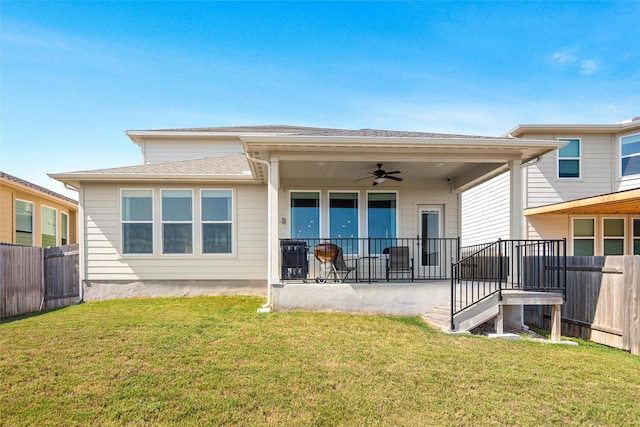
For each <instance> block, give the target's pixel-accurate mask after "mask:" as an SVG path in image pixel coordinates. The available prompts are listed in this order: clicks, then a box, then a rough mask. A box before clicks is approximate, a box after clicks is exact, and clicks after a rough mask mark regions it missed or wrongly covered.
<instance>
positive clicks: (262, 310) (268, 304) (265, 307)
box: [244, 151, 277, 313]
mask: <svg viewBox="0 0 640 427" xmlns="http://www.w3.org/2000/svg"><path fill="white" fill-rule="evenodd" d="M244 155H245V156H246V157H247V160H248V161H250V162H253V163H260V164H261V165H264V166H266V167H267V176H270V175H271V163H269V162H268V161H266V160H263V159H257V158H255V157H251V156H250V155H249V153H248V152H247V151H245V153H244ZM267 182H268V179H267ZM268 191H269V185H267V192H268ZM267 200H270V199H269V198H268V199H267ZM268 204H269V205H270V202H268ZM276 209H277V206H276ZM272 210H273V207H272V206H269V209H268V211H267V218H268V219H269V222H268V224H267V230H268V232H267V234H268V236H269V238H271V236H272V234H273V231H272V229H271V215H273V212H272ZM267 253H268V254H269V255H270V256H269V259H268V260H267V302H266V303H265V304H264V305H263V306H262V307H260V308H259V309H258V313H269V312H271V304H272V301H271V294H272V293H273V286H272V285H271V265H272V262H271V258H272V257H273V256H274V254H273V253H271V250H270V247H268V248H267Z"/></svg>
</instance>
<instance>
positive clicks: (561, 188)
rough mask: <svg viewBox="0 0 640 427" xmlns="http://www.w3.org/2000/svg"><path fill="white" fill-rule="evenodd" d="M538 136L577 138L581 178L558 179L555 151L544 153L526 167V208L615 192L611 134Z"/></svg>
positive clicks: (612, 138) (546, 136)
mask: <svg viewBox="0 0 640 427" xmlns="http://www.w3.org/2000/svg"><path fill="white" fill-rule="evenodd" d="M536 137H538V138H549V139H551V138H580V140H581V160H580V163H581V164H580V168H581V175H580V178H558V166H557V163H558V153H557V152H552V153H549V154H546V155H544V156H543V157H542V158H541V159H540V161H539V162H538V163H537V164H535V165H532V166H529V167H527V168H526V171H527V172H526V173H527V176H526V181H527V183H528V198H527V200H526V203H525V208H533V207H538V206H545V205H549V204H553V203H559V202H565V201H569V200H576V199H582V198H585V197H592V196H597V195H600V194H606V193H611V192H614V191H617V189H616V186H615V173H616V172H615V168H614V167H613V165H614V164H615V160H614V158H615V156H614V155H615V153H614V141H615V138H614V137H613V136H610V135H587V136H580V135H543V136H539V135H536Z"/></svg>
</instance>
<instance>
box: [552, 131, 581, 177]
mask: <svg viewBox="0 0 640 427" xmlns="http://www.w3.org/2000/svg"><path fill="white" fill-rule="evenodd" d="M557 139H558V140H559V141H564V142H570V141H578V145H579V147H580V148H579V150H580V155H579V156H578V157H560V149H558V150H556V178H557V179H561V180H563V181H564V180H565V179H566V180H571V179H572V180H574V181H578V180H581V179H582V148H583V147H582V138H577V137H564V136H563V137H559V138H557ZM560 160H577V161H578V176H577V177H566V176H562V177H561V176H560Z"/></svg>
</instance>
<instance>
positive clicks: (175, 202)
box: [161, 190, 193, 254]
mask: <svg viewBox="0 0 640 427" xmlns="http://www.w3.org/2000/svg"><path fill="white" fill-rule="evenodd" d="M161 194H162V253H163V254H192V253H193V194H192V192H191V190H162V191H161Z"/></svg>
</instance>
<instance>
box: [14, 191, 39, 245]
mask: <svg viewBox="0 0 640 427" xmlns="http://www.w3.org/2000/svg"><path fill="white" fill-rule="evenodd" d="M15 200H16V202H18V201H20V202H23V203H28V204H30V205H31V246H33V245H34V244H35V239H36V204H35V202H32V201H29V200H24V199H18V198H16V199H15ZM13 217H14V218H16V207H15V205H14V206H13ZM17 222H18V221H17V219H15V220H14V224H15V225H14V227H13V233H14V236H15V233H16V232H17V231H18V230H16V225H17Z"/></svg>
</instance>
